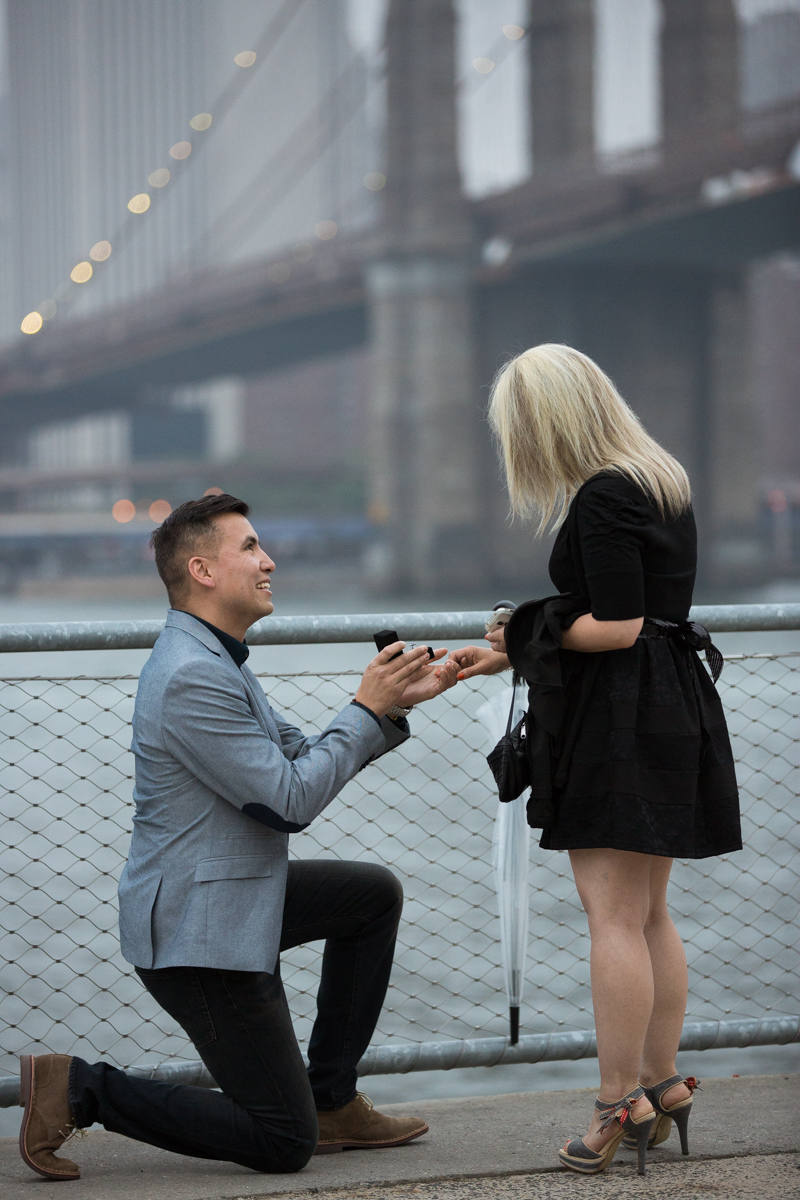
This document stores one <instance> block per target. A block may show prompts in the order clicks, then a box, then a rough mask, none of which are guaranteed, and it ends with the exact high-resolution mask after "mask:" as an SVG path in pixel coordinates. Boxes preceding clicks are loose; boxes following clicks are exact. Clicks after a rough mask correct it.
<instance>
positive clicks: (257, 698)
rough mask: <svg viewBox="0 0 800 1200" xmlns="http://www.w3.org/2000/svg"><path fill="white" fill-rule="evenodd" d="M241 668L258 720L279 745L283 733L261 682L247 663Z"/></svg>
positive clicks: (251, 704)
mask: <svg viewBox="0 0 800 1200" xmlns="http://www.w3.org/2000/svg"><path fill="white" fill-rule="evenodd" d="M240 670H241V673H242V679H243V680H244V686H245V688H246V689H247V693H248V695H249V697H250V706H251V708H252V709H253V713H254V714H255V717H256V720H257V721H258V723H259V725H260V726H261V728H262V729H264V730H265V732H266V733H268V734H269V736H270V737H271V738H272V740H273V742H277V743H278V745H280V741H281V735H280V733H279V731H278V726H277V725H276V724H275V721H274V719H273V716H272V709H271V708H270V705H269V701H268V700H267V697H266V696H265V695H264V689H263V688H262V687H261V685H260V683H259V682H258V680H257V679H256V677H255V675H254V674H253V672H252V671H251V670H250V668H249V667H248V666H247V664H245V665H244V666H242V667H241V668H240Z"/></svg>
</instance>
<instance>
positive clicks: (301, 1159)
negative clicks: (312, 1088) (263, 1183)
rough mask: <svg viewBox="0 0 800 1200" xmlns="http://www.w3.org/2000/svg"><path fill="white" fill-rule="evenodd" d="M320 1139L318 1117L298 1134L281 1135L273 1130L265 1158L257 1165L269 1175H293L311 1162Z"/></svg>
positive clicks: (268, 1140) (266, 1146)
mask: <svg viewBox="0 0 800 1200" xmlns="http://www.w3.org/2000/svg"><path fill="white" fill-rule="evenodd" d="M318 1140H319V1127H318V1126H317V1122H316V1119H315V1120H314V1122H313V1126H312V1125H311V1123H310V1122H309V1123H308V1128H307V1129H301V1130H299V1131H298V1133H297V1134H295V1135H292V1136H289V1135H286V1136H281V1135H280V1134H275V1132H274V1131H272V1132H271V1133H270V1135H269V1138H268V1139H267V1138H266V1137H265V1142H266V1143H267V1144H266V1145H265V1147H264V1154H263V1159H262V1161H261V1162H260V1163H258V1164H257V1165H256V1167H255V1170H257V1171H263V1172H264V1173H265V1174H267V1175H293V1174H294V1173H295V1172H296V1171H302V1169H303V1167H305V1166H307V1165H308V1163H309V1162H310V1160H311V1158H312V1156H313V1154H314V1151H315V1150H316V1148H317V1142H318Z"/></svg>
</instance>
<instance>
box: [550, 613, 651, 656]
mask: <svg viewBox="0 0 800 1200" xmlns="http://www.w3.org/2000/svg"><path fill="white" fill-rule="evenodd" d="M642 625H644V617H634V618H633V620H631V621H597V620H595V618H594V617H593V616H592V614H591V613H584V614H583V616H582V617H578V619H577V620H576V621H573V623H572V625H570V627H569V629H565V630H564V632H563V633H562V635H561V645H562V646H563V647H564V649H565V650H580V651H582V652H583V653H584V654H599V653H600V651H602V650H627V648H628V647H629V646H632V645H633V643H634V642H635V641H636V639H637V637H638V636H639V634H640V633H641V632H642Z"/></svg>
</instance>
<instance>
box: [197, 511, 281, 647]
mask: <svg viewBox="0 0 800 1200" xmlns="http://www.w3.org/2000/svg"><path fill="white" fill-rule="evenodd" d="M215 524H216V526H217V530H218V536H219V545H218V547H217V550H216V553H215V554H214V556H213V558H212V557H206V556H201V555H198V556H197V557H198V558H202V559H203V562H204V564H205V570H206V572H207V574H208V577H209V578H210V579H212V580H213V585H214V586H213V596H214V601H215V603H216V604H217V605H219V606H220V609H221V611H224V612H225V613H226V614H228V615H230V617H232V618H234V619H235V620H236V621H245V622H246V624H247V626H248V627H249V626H250V625H253V624H254V623H255V622H256V621H258V620H260V619H261V617H267V616H269V614H270V613H271V612H272V609H273V604H272V589H271V587H270V575H271V573H272V572H273V571H274V570H275V563H274V562H273V561H272V559H271V558H270V557H269V555H268V554H266V553H265V552H264V551H263V550H262V549H261V547H260V546H259V544H258V535H257V534H256V531H255V529H253V526H252V525H251V524H250V522H249V521H248V519H247V517H243V516H242V515H241V513H223V514H222V516H219V517H217V518H216V520H215ZM211 591H212V589H209V592H211Z"/></svg>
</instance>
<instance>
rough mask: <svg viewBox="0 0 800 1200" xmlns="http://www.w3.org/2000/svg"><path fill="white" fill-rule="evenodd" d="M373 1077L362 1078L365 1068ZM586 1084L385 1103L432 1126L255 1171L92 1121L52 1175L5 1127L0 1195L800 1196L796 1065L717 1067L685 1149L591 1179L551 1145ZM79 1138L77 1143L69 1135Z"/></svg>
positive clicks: (763, 1199) (542, 1199)
mask: <svg viewBox="0 0 800 1200" xmlns="http://www.w3.org/2000/svg"><path fill="white" fill-rule="evenodd" d="M365 1083H366V1084H367V1087H368V1083H369V1081H368V1080H367V1081H365ZM592 1098H593V1093H592V1092H591V1091H589V1090H586V1089H580V1090H576V1091H568V1092H528V1093H518V1094H515V1095H506V1096H479V1097H475V1098H466V1099H461V1100H423V1101H419V1102H417V1103H413V1104H398V1105H391V1106H383V1107H384V1108H385V1109H386V1111H391V1112H394V1113H397V1114H400V1113H408V1112H413V1113H418V1114H420V1115H421V1116H423V1117H425V1118H426V1120H427V1121H428V1122H429V1124H430V1126H431V1130H430V1133H429V1134H427V1136H426V1137H424V1138H421V1139H420V1140H419V1141H417V1142H412V1143H411V1144H410V1145H408V1146H402V1147H398V1148H397V1149H394V1150H378V1151H349V1152H347V1153H344V1154H330V1155H324V1156H320V1157H315V1158H313V1159H312V1160H311V1163H310V1164H309V1165H308V1167H306V1169H305V1170H304V1171H301V1172H299V1173H298V1174H296V1175H288V1176H281V1175H256V1174H254V1173H253V1172H252V1171H247V1170H244V1169H242V1168H239V1167H235V1166H231V1165H230V1164H226V1163H208V1162H205V1161H203V1160H199V1159H193V1158H181V1157H179V1156H177V1155H173V1154H168V1153H166V1152H165V1151H160V1150H155V1149H153V1148H152V1147H150V1146H143V1145H140V1144H138V1143H136V1142H131V1141H129V1140H128V1139H127V1138H123V1137H120V1136H118V1135H116V1134H113V1133H106V1132H104V1131H94V1132H92V1133H90V1134H89V1135H88V1137H87V1138H86V1139H85V1140H84V1141H78V1140H76V1141H75V1142H73V1143H71V1144H70V1148H69V1154H70V1156H71V1157H74V1158H75V1159H76V1160H77V1161H78V1162H79V1163H80V1164H81V1168H82V1171H83V1175H82V1178H81V1179H80V1180H78V1181H76V1182H74V1183H57V1184H54V1183H53V1184H51V1183H48V1182H46V1181H45V1180H42V1179H39V1178H38V1176H36V1175H34V1174H33V1173H32V1172H31V1171H29V1170H28V1169H27V1168H26V1167H25V1166H24V1165H23V1163H22V1161H21V1159H20V1158H19V1155H18V1151H17V1144H16V1140H15V1139H13V1138H3V1139H0V1196H2V1200H23V1198H24V1200H51V1197H52V1198H53V1200H55V1198H56V1197H57V1198H58V1200H67V1198H69V1200H235V1198H241V1200H252V1198H255V1197H266V1196H286V1195H298V1196H302V1195H315V1196H317V1197H318V1198H319V1200H484V1198H486V1200H495V1198H497V1200H517V1198H519V1200H523V1198H524V1200H551V1198H552V1200H572V1197H581V1198H582V1200H586V1197H588V1196H590V1195H591V1198H592V1200H627V1198H629V1197H630V1198H631V1200H634V1198H635V1200H642V1198H643V1197H649V1198H652V1200H659V1198H660V1197H671V1198H674V1197H676V1196H679V1197H680V1200H701V1198H703V1200H705V1198H707V1197H718V1198H721V1200H798V1198H800V1075H759V1076H744V1077H742V1078H732V1079H714V1080H711V1081H708V1082H705V1083H704V1084H703V1090H702V1092H700V1093H698V1096H697V1100H696V1103H695V1112H694V1114H693V1116H692V1122H691V1126H690V1142H691V1147H692V1153H691V1155H690V1157H689V1158H688V1159H684V1158H682V1157H681V1154H680V1148H679V1146H678V1141H677V1135H676V1133H675V1131H674V1130H673V1134H672V1137H671V1138H670V1140H669V1141H668V1142H667V1143H666V1144H665V1146H663V1147H659V1149H658V1150H655V1151H653V1152H652V1153H651V1154H649V1155H648V1164H649V1165H648V1173H647V1177H646V1178H645V1179H641V1178H639V1176H637V1174H636V1170H635V1167H634V1155H633V1153H632V1152H630V1151H627V1150H619V1151H618V1152H617V1156H616V1158H615V1160H614V1163H613V1165H612V1167H611V1168H609V1170H608V1171H606V1172H605V1173H604V1174H603V1175H601V1176H599V1177H598V1178H596V1179H584V1178H582V1177H578V1176H574V1175H571V1174H568V1173H567V1172H566V1171H564V1170H563V1169H562V1168H560V1167H559V1166H558V1164H557V1162H556V1160H555V1150H556V1148H557V1147H558V1146H559V1145H561V1144H563V1143H564V1141H565V1140H566V1138H567V1137H568V1136H570V1135H574V1134H577V1133H578V1132H579V1131H580V1130H582V1129H583V1128H584V1126H585V1124H586V1121H587V1119H588V1116H589V1113H590V1110H591V1102H592ZM73 1147H74V1149H73Z"/></svg>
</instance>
